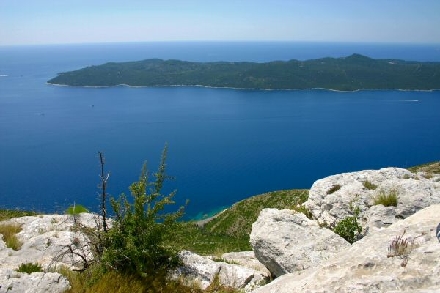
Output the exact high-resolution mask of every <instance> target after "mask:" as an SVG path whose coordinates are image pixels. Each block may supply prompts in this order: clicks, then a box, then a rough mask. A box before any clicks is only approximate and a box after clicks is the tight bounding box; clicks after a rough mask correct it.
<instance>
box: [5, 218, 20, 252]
mask: <svg viewBox="0 0 440 293" xmlns="http://www.w3.org/2000/svg"><path fill="white" fill-rule="evenodd" d="M20 231H21V226H20V225H11V224H8V225H0V234H3V241H4V242H5V243H6V247H8V248H12V250H15V251H17V250H20V248H21V246H22V245H23V243H21V242H20V240H18V238H17V236H16V235H17V233H19V232H20Z"/></svg>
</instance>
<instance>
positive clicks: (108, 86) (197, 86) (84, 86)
mask: <svg viewBox="0 0 440 293" xmlns="http://www.w3.org/2000/svg"><path fill="white" fill-rule="evenodd" d="M46 85H49V86H59V87H76V88H95V89H100V88H115V87H127V88H134V89H136V88H173V87H187V88H207V89H229V90H241V91H243V90H249V91H330V92H337V93H354V92H367V91H398V92H427V93H432V92H436V91H440V89H355V90H351V91H347V90H338V89H331V88H329V89H328V88H309V89H264V88H236V87H216V86H207V85H153V86H148V85H128V84H118V85H67V84H57V83H49V82H46Z"/></svg>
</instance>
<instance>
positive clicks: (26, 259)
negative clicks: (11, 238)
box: [0, 213, 96, 293]
mask: <svg viewBox="0 0 440 293" xmlns="http://www.w3.org/2000/svg"><path fill="white" fill-rule="evenodd" d="M76 221H78V222H80V223H81V224H82V225H84V226H88V227H95V226H96V215H93V214H87V213H83V214H80V215H79V216H78V217H76ZM1 224H2V225H8V224H9V225H18V226H20V227H21V229H22V231H21V232H19V233H18V234H17V238H18V240H20V241H21V242H22V243H23V245H22V247H21V248H20V250H18V251H15V250H12V249H11V248H7V247H6V245H5V242H4V241H3V240H2V239H3V235H0V239H1V240H0V260H1V264H0V286H1V287H0V293H1V292H52V293H57V292H64V291H65V290H67V289H68V288H70V285H69V282H68V281H67V280H66V279H65V278H64V277H63V276H62V275H61V274H59V273H52V272H48V271H49V270H50V269H55V268H57V267H59V266H60V265H63V266H65V267H68V268H71V269H78V268H79V269H81V268H82V263H83V260H82V259H81V258H80V257H78V256H74V255H72V254H70V253H65V252H66V248H67V246H69V245H71V244H72V243H75V241H77V244H78V249H81V254H83V255H84V256H85V257H87V259H88V260H91V259H92V254H91V252H90V251H89V250H88V249H87V246H84V245H82V244H84V243H85V238H84V235H82V234H81V233H78V232H75V231H73V230H72V227H73V225H74V219H73V217H72V216H68V215H41V216H32V217H31V216H29V217H22V218H14V219H10V220H7V221H3V222H2V223H1ZM25 263H36V264H39V265H40V266H41V267H42V268H43V271H44V272H34V273H32V274H26V273H18V272H17V269H18V267H19V266H20V265H21V264H25Z"/></svg>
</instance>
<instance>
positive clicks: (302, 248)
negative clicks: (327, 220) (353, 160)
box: [250, 209, 350, 277]
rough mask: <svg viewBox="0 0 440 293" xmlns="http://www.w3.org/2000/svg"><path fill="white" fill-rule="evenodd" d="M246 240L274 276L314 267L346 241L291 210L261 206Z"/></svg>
mask: <svg viewBox="0 0 440 293" xmlns="http://www.w3.org/2000/svg"><path fill="white" fill-rule="evenodd" d="M250 241H251V244H252V248H253V250H254V253H255V256H256V257H257V259H258V260H259V261H260V262H261V263H263V264H264V265H265V266H266V267H267V268H268V269H269V271H270V272H271V273H272V274H273V275H274V276H277V277H278V276H281V275H283V274H286V273H291V272H295V271H302V270H305V269H308V268H310V267H313V266H317V265H318V264H319V263H321V262H322V261H324V260H327V259H329V258H331V257H332V256H333V255H334V254H335V253H337V252H339V251H340V250H344V249H347V248H348V247H349V246H350V244H349V243H348V242H347V241H345V240H344V239H343V238H341V237H340V236H339V235H336V234H335V233H333V232H332V231H330V230H328V229H325V228H320V227H319V225H318V223H317V222H316V221H312V220H309V219H308V218H307V217H306V216H305V215H303V214H301V213H295V212H294V211H292V210H277V209H263V210H262V211H261V213H260V215H259V217H258V219H257V221H256V222H255V223H254V224H253V225H252V232H251V235H250Z"/></svg>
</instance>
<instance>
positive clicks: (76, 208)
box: [66, 204, 89, 216]
mask: <svg viewBox="0 0 440 293" xmlns="http://www.w3.org/2000/svg"><path fill="white" fill-rule="evenodd" d="M88 212H89V210H88V209H86V208H85V207H84V206H82V205H80V204H74V205H72V206H70V207H68V208H67V210H66V215H72V216H73V215H78V214H81V213H88Z"/></svg>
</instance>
